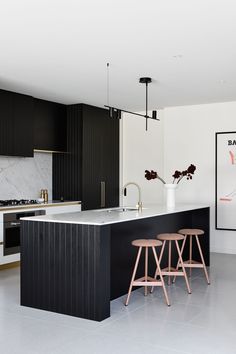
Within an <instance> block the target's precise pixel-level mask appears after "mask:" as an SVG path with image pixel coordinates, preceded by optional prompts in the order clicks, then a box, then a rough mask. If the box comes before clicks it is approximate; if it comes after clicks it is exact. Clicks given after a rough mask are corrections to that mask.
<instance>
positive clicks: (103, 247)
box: [21, 208, 209, 321]
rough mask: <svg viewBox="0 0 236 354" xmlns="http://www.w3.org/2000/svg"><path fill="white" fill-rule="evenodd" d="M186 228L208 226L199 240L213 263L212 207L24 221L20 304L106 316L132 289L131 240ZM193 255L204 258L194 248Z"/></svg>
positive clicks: (83, 315)
mask: <svg viewBox="0 0 236 354" xmlns="http://www.w3.org/2000/svg"><path fill="white" fill-rule="evenodd" d="M183 227H184V228H200V229H203V230H204V231H205V235H204V236H203V237H202V238H200V241H201V245H202V249H203V254H204V257H205V261H206V264H207V265H209V208H201V209H195V210H189V211H184V212H178V213H173V214H167V215H160V216H155V217H148V218H144V219H137V220H134V221H127V222H120V223H115V224H109V225H102V226H100V225H84V224H82V225H81V224H70V223H58V222H44V221H34V220H33V219H32V221H31V220H22V228H21V305H24V306H29V307H34V308H37V309H42V310H47V311H53V312H57V313H62V314H67V315H72V316H76V317H81V318H86V319H91V320H96V321H102V320H104V319H105V318H107V317H109V316H110V300H113V299H115V298H117V297H119V296H121V295H124V294H126V293H127V291H128V287H129V282H130V277H131V274H132V270H133V266H134V262H135V257H136V252H137V249H136V248H135V247H133V246H131V241H132V240H134V239H136V238H155V237H156V235H157V234H158V233H162V232H176V231H177V230H178V229H180V228H183ZM165 256H166V255H164V258H163V262H165V258H166V257H165ZM173 257H175V261H177V255H176V254H173ZM193 259H195V260H200V259H199V256H198V253H197V252H195V247H194V250H193ZM151 262H152V259H151V257H150V264H149V268H150V271H152V272H153V274H154V272H155V264H154V263H151ZM140 268H141V267H140ZM139 274H140V276H142V275H143V269H139Z"/></svg>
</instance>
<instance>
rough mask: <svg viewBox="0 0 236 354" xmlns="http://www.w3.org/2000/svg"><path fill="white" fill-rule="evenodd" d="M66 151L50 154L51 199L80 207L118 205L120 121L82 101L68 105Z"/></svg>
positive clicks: (84, 208)
mask: <svg viewBox="0 0 236 354" xmlns="http://www.w3.org/2000/svg"><path fill="white" fill-rule="evenodd" d="M67 144H68V154H60V155H54V156H53V198H54V199H60V198H61V197H63V198H64V199H68V200H81V201H82V209H83V210H89V209H96V208H102V207H107V208H108V207H115V206H118V205H119V120H115V119H111V118H109V115H108V111H107V110H106V109H102V108H99V107H94V106H90V105H85V104H78V105H71V106H68V107H67Z"/></svg>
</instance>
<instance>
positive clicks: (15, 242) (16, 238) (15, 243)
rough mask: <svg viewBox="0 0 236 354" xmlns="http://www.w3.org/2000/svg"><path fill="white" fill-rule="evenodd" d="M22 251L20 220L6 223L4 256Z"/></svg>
mask: <svg viewBox="0 0 236 354" xmlns="http://www.w3.org/2000/svg"><path fill="white" fill-rule="evenodd" d="M19 252H20V221H18V222H17V221H10V222H5V223H4V234H3V256H9V255H10V254H15V253H19Z"/></svg>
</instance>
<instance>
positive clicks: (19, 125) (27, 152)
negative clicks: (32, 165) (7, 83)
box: [0, 90, 33, 157]
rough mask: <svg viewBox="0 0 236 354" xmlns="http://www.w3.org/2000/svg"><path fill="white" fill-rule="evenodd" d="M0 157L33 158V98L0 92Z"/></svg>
mask: <svg viewBox="0 0 236 354" xmlns="http://www.w3.org/2000/svg"><path fill="white" fill-rule="evenodd" d="M0 155H6V156H26V157H32V156H33V98H32V97H31V96H27V95H22V94H17V93H14V92H10V91H4V90H0Z"/></svg>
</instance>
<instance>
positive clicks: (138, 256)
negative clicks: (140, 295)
mask: <svg viewBox="0 0 236 354" xmlns="http://www.w3.org/2000/svg"><path fill="white" fill-rule="evenodd" d="M141 251H142V247H139V250H138V254H137V258H136V262H135V266H134V271H133V274H132V278H131V282H130V286H129V291H128V295H127V299H126V302H125V306H128V303H129V298H130V294H131V291H132V287H133V282H134V279H135V275H136V272H137V268H138V263H139V259H140V255H141Z"/></svg>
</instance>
